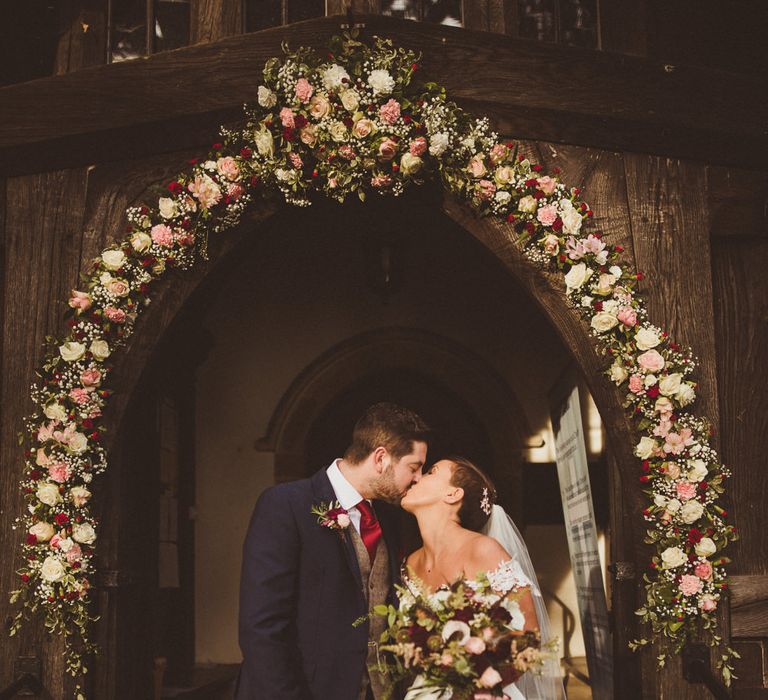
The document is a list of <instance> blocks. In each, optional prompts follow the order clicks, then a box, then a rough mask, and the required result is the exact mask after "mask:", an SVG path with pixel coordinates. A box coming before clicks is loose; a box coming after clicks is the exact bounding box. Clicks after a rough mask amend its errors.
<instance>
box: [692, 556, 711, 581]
mask: <svg viewBox="0 0 768 700" xmlns="http://www.w3.org/2000/svg"><path fill="white" fill-rule="evenodd" d="M693 573H695V574H696V575H697V576H698V577H699V578H700V579H703V580H704V581H709V579H711V578H712V564H710V563H709V562H708V561H703V562H701V563H699V564H696V568H695V569H694V570H693Z"/></svg>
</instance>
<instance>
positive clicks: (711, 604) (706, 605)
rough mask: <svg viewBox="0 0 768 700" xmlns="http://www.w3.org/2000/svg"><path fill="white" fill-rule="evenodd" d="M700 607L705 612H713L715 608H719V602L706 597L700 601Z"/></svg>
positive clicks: (708, 596)
mask: <svg viewBox="0 0 768 700" xmlns="http://www.w3.org/2000/svg"><path fill="white" fill-rule="evenodd" d="M699 607H700V608H701V609H702V610H703V611H704V612H712V611H713V610H714V609H715V608H717V601H716V600H715V599H714V598H713V597H712V596H710V595H705V596H703V597H702V599H701V600H700V601H699Z"/></svg>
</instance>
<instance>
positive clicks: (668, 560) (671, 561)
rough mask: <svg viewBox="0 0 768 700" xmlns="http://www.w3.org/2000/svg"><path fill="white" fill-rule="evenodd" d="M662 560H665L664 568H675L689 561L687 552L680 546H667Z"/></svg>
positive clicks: (662, 554)
mask: <svg viewBox="0 0 768 700" xmlns="http://www.w3.org/2000/svg"><path fill="white" fill-rule="evenodd" d="M661 561H662V562H663V564H662V568H664V569H675V568H677V567H678V566H682V565H683V564H685V562H687V561H688V557H687V556H685V552H684V551H683V550H682V549H680V547H667V548H666V549H665V550H664V551H663V552H662V553H661Z"/></svg>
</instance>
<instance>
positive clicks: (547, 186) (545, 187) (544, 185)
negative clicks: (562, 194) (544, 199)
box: [538, 175, 557, 195]
mask: <svg viewBox="0 0 768 700" xmlns="http://www.w3.org/2000/svg"><path fill="white" fill-rule="evenodd" d="M538 183H539V189H540V190H541V191H542V192H543V193H544V194H546V195H550V194H552V193H553V192H554V191H555V186H556V185H557V181H556V180H553V179H552V178H551V177H550V176H549V175H545V176H544V177H540V178H538Z"/></svg>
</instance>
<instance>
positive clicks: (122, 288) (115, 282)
mask: <svg viewBox="0 0 768 700" xmlns="http://www.w3.org/2000/svg"><path fill="white" fill-rule="evenodd" d="M106 290H107V291H108V292H109V293H110V294H114V295H115V296H116V297H124V296H128V293H129V292H130V291H131V288H130V287H129V286H128V283H127V282H124V281H123V280H119V279H115V278H113V279H111V280H109V282H107V284H106Z"/></svg>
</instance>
